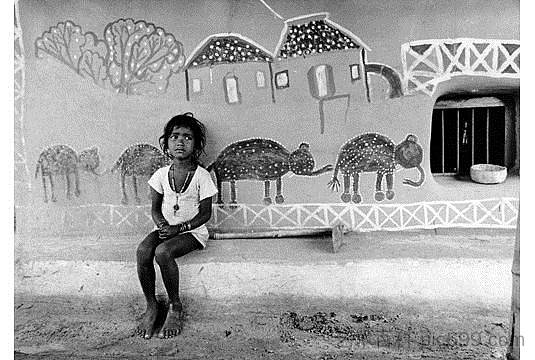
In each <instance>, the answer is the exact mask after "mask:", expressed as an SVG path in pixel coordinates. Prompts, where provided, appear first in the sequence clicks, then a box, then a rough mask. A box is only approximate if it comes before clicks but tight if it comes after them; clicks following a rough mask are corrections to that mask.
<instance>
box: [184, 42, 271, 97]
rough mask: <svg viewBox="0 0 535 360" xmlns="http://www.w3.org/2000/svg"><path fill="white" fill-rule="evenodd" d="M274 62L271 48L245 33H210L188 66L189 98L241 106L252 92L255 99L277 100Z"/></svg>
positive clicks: (185, 70)
mask: <svg viewBox="0 0 535 360" xmlns="http://www.w3.org/2000/svg"><path fill="white" fill-rule="evenodd" d="M272 62H273V55H272V54H271V53H270V52H269V51H268V50H266V49H265V48H264V47H263V46H261V45H259V44H257V43H256V42H254V41H253V40H251V39H248V38H247V37H245V36H243V35H240V34H232V33H228V34H214V35H210V36H208V37H207V38H206V39H204V40H203V41H202V42H201V43H200V44H199V45H198V46H197V47H196V48H195V50H193V52H192V53H191V55H190V56H189V57H188V59H187V60H186V63H185V65H184V74H185V83H186V98H187V100H188V101H189V100H192V101H195V100H197V101H200V102H203V101H210V102H211V101H214V100H215V101H218V100H219V99H224V101H225V102H226V103H227V104H229V105H238V104H241V103H242V102H244V101H251V94H252V96H253V99H254V100H253V101H257V96H259V95H260V96H265V98H266V99H267V100H272V101H274V95H273V84H272V77H273V69H272V66H271V63H272ZM255 95H256V96H255ZM248 96H249V99H248Z"/></svg>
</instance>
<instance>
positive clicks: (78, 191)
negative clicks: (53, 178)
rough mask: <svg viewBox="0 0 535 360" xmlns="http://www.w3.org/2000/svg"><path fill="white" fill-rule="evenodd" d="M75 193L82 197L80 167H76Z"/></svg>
mask: <svg viewBox="0 0 535 360" xmlns="http://www.w3.org/2000/svg"><path fill="white" fill-rule="evenodd" d="M74 195H75V196H76V197H80V175H79V173H78V169H74Z"/></svg>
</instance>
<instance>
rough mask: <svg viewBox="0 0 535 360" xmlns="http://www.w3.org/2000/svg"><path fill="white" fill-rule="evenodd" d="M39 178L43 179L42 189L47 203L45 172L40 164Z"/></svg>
mask: <svg viewBox="0 0 535 360" xmlns="http://www.w3.org/2000/svg"><path fill="white" fill-rule="evenodd" d="M41 179H42V180H43V191H44V193H45V202H46V203H47V202H48V194H47V191H46V178H45V174H44V173H43V167H42V166H41Z"/></svg>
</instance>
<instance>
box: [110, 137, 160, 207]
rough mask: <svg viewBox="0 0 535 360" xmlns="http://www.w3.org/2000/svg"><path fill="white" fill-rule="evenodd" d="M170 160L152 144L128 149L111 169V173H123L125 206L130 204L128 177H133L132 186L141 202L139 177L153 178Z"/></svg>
mask: <svg viewBox="0 0 535 360" xmlns="http://www.w3.org/2000/svg"><path fill="white" fill-rule="evenodd" d="M169 162H170V160H169V158H168V157H167V156H165V155H164V153H163V152H162V151H161V150H160V149H158V148H157V147H156V146H153V145H151V144H134V145H131V146H129V147H128V148H126V150H124V151H123V152H122V154H121V155H120V156H119V159H117V161H116V162H115V165H113V167H112V168H111V172H112V173H113V172H115V171H117V170H120V172H121V190H122V198H121V203H122V204H123V205H127V204H128V196H127V195H126V184H125V182H126V177H127V176H132V185H133V188H134V197H135V200H136V203H137V204H139V203H140V202H141V201H140V199H139V196H138V191H137V177H138V176H151V175H152V174H154V172H155V171H156V170H158V169H159V168H161V167H162V166H165V165H167V164H169Z"/></svg>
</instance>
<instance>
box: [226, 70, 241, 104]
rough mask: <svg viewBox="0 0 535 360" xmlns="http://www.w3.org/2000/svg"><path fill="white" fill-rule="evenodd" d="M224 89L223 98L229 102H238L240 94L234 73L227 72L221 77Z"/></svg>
mask: <svg viewBox="0 0 535 360" xmlns="http://www.w3.org/2000/svg"><path fill="white" fill-rule="evenodd" d="M223 81H224V89H225V100H226V101H227V103H229V104H239V103H240V102H241V94H240V90H239V88H238V77H237V76H236V75H232V74H228V75H226V76H225V78H224V79H223Z"/></svg>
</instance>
